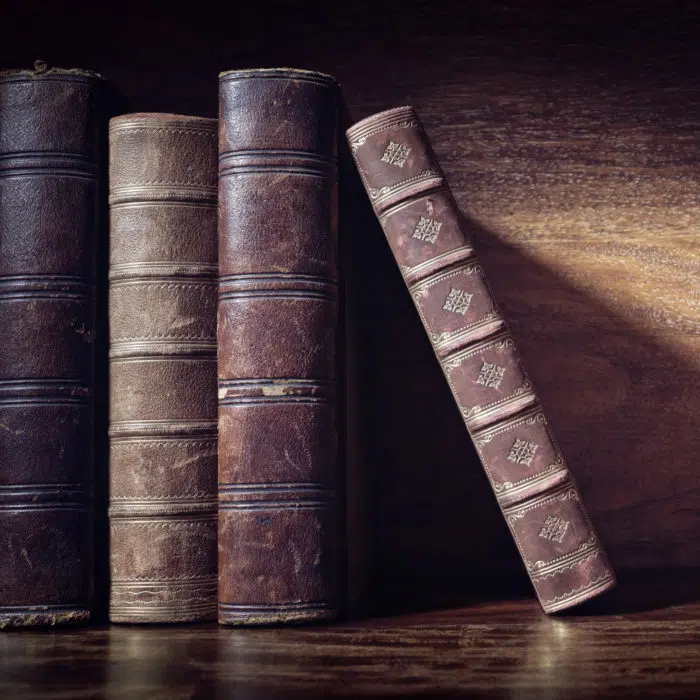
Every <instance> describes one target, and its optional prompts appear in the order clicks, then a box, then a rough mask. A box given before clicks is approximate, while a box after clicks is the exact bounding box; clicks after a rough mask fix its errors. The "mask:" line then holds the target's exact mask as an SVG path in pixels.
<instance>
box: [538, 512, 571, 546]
mask: <svg viewBox="0 0 700 700" xmlns="http://www.w3.org/2000/svg"><path fill="white" fill-rule="evenodd" d="M568 529H569V521H568V520H564V518H559V517H557V516H555V515H548V516H547V519H546V520H545V521H544V525H542V529H541V530H540V537H541V538H542V539H543V540H549V541H550V542H559V543H561V541H562V540H563V539H564V535H565V534H566V531H567V530H568Z"/></svg>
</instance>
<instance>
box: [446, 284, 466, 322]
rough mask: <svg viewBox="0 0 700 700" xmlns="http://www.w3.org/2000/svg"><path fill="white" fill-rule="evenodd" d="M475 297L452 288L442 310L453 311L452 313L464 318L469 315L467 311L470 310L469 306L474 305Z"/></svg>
mask: <svg viewBox="0 0 700 700" xmlns="http://www.w3.org/2000/svg"><path fill="white" fill-rule="evenodd" d="M473 296H474V295H473V294H469V292H465V291H463V290H462V289H455V288H454V287H452V289H450V293H449V294H448V295H447V299H445V304H444V305H443V307H442V308H443V309H444V310H445V311H452V313H455V314H460V315H462V316H464V314H466V313H467V309H469V304H471V303H472V297H473Z"/></svg>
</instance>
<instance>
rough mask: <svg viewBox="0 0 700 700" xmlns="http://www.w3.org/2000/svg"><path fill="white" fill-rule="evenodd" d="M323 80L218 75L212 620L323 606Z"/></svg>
mask: <svg viewBox="0 0 700 700" xmlns="http://www.w3.org/2000/svg"><path fill="white" fill-rule="evenodd" d="M337 112H338V88H337V85H336V83H335V81H334V80H333V79H332V78H331V77H329V76H326V75H322V74H319V73H313V72H307V71H300V70H290V69H269V70H249V71H233V72H226V73H223V74H221V76H220V83H219V271H220V279H219V318H218V339H219V621H220V622H222V623H227V624H265V623H279V622H303V621H309V620H320V619H330V618H333V617H335V616H336V614H337V605H338V594H337V583H338V576H337V560H338V556H337V555H338V541H337V538H338V527H337V526H338V523H337V518H338V510H337V495H336V488H337V483H336V482H337V466H338V437H337V405H336V397H337V390H336V342H337V326H338V300H337V297H338V295H337V290H338V283H337V270H336V247H337V246H336V229H337V216H336V200H337V176H336V172H337V169H336V152H337V144H336V141H337V121H338V118H337Z"/></svg>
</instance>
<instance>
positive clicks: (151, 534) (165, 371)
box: [109, 114, 217, 622]
mask: <svg viewBox="0 0 700 700" xmlns="http://www.w3.org/2000/svg"><path fill="white" fill-rule="evenodd" d="M109 139H110V185H109V187H110V270H109V287H110V289H109V320H110V511H109V515H110V565H111V590H110V612H109V614H110V620H111V621H113V622H183V621H190V620H207V619H214V618H215V616H216V581H217V562H216V443H217V439H216V411H217V405H216V297H217V243H216V241H217V236H216V225H217V224H216V157H217V145H216V144H217V126H216V120H215V119H204V118H198V117H188V116H181V115H173V114H130V115H125V116H122V117H117V118H114V119H112V120H111V121H110V130H109Z"/></svg>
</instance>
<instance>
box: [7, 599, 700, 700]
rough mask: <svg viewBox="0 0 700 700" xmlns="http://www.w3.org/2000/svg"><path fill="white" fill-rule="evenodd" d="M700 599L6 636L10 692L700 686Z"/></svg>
mask: <svg viewBox="0 0 700 700" xmlns="http://www.w3.org/2000/svg"><path fill="white" fill-rule="evenodd" d="M699 639H700V604H698V603H686V604H682V605H676V606H672V607H669V608H666V609H664V610H661V611H659V610H657V611H654V612H637V613H626V614H615V615H607V616H606V615H602V616H595V617H591V616H581V615H569V616H566V617H546V616H544V615H543V614H542V612H541V611H540V609H539V607H538V605H537V603H535V602H534V601H532V600H521V601H510V602H499V603H481V604H475V605H471V606H464V607H460V608H455V609H449V610H442V611H433V612H425V613H414V614H410V615H402V616H398V617H392V618H388V617H387V618H377V619H371V620H366V621H361V622H355V623H352V624H348V623H346V624H337V625H330V626H323V627H307V628H270V629H232V628H223V627H221V628H220V627H217V626H216V625H215V624H210V625H197V626H175V627H164V626H161V627H130V626H112V627H111V628H108V629H86V630H61V631H58V630H57V631H51V632H36V631H34V632H22V633H9V634H4V635H2V636H0V694H2V695H3V696H5V697H11V698H13V699H14V700H23V699H25V698H34V697H39V696H40V697H42V698H46V699H49V698H56V699H58V698H72V699H73V698H76V699H77V698H93V697H107V698H168V699H169V700H177V699H178V698H183V699H184V698H194V697H197V698H200V697H201V698H228V697H245V698H250V699H252V698H275V697H304V698H316V697H318V698H327V697H330V696H345V697H382V696H393V697H414V696H421V697H422V696H425V697H436V696H441V697H444V696H455V697H518V698H530V697H532V698H542V697H550V698H555V697H557V698H558V697H566V698H593V697H596V698H608V697H615V698H621V697H638V696H641V697H645V698H646V697H652V696H656V695H664V696H667V697H673V698H682V697H688V698H697V697H698V693H699V692H700V645H699V644H698V640H699Z"/></svg>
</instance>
